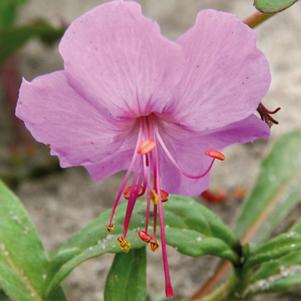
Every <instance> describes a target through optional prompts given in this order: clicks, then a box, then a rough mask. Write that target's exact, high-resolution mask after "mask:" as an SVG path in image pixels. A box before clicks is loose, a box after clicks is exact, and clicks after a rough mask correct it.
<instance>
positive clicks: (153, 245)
mask: <svg viewBox="0 0 301 301" xmlns="http://www.w3.org/2000/svg"><path fill="white" fill-rule="evenodd" d="M148 246H149V248H150V250H151V251H153V252H155V251H157V250H158V248H159V241H158V240H153V239H152V240H151V241H150V242H149V243H148Z"/></svg>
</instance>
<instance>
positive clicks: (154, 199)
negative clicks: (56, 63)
mask: <svg viewBox="0 0 301 301" xmlns="http://www.w3.org/2000/svg"><path fill="white" fill-rule="evenodd" d="M151 200H152V202H153V203H154V205H158V203H159V196H158V194H157V192H156V191H155V189H152V190H151Z"/></svg>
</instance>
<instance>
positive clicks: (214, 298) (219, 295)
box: [202, 277, 235, 301]
mask: <svg viewBox="0 0 301 301" xmlns="http://www.w3.org/2000/svg"><path fill="white" fill-rule="evenodd" d="M234 285H235V277H231V278H230V279H229V280H228V281H227V282H225V283H223V284H222V285H221V286H219V287H218V288H217V289H216V290H215V291H214V292H212V293H211V294H209V295H207V296H206V297H205V298H203V299H202V301H227V300H228V301H233V298H232V297H231V296H230V294H231V291H232V290H233V287H234Z"/></svg>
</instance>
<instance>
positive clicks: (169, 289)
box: [154, 148, 174, 298]
mask: <svg viewBox="0 0 301 301" xmlns="http://www.w3.org/2000/svg"><path fill="white" fill-rule="evenodd" d="M154 161H155V162H154V163H155V164H154V171H155V175H156V182H154V186H155V190H156V191H157V193H158V197H159V202H158V209H159V218H160V235H161V245H162V246H161V248H162V257H163V269H164V276H165V294H166V297H168V298H171V297H173V295H174V292H173V288H172V285H171V279H170V272H169V267H168V258H167V250H166V238H165V228H164V213H163V206H162V202H161V200H162V197H161V187H160V178H159V162H158V150H157V148H156V149H155V150H154Z"/></svg>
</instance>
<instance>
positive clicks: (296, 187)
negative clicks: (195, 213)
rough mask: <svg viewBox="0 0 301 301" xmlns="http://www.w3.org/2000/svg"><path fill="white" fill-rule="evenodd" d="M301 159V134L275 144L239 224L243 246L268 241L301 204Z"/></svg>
mask: <svg viewBox="0 0 301 301" xmlns="http://www.w3.org/2000/svg"><path fill="white" fill-rule="evenodd" d="M300 158H301V132H300V131H296V132H293V133H290V134H287V135H285V136H283V137H282V138H280V139H279V140H278V141H277V142H276V143H275V144H274V146H273V149H272V151H271V153H270V154H269V155H268V157H267V158H266V159H265V160H264V161H263V163H262V166H261V172H260V175H259V178H258V180H257V182H256V185H255V187H254V188H253V190H252V192H251V193H250V195H249V197H248V198H247V199H246V202H245V204H244V206H243V208H242V211H241V213H240V216H239V219H238V221H237V224H236V232H237V234H238V235H239V236H240V237H242V241H243V242H246V241H251V242H252V243H253V244H256V243H258V242H261V241H264V240H265V239H266V238H268V237H269V236H270V234H271V232H272V231H273V230H274V229H275V227H276V226H277V225H279V223H280V222H281V221H282V220H283V219H284V218H285V217H286V216H287V214H288V213H289V212H290V211H291V210H292V209H293V208H294V207H295V206H296V204H297V203H298V202H299V201H300V200H301V185H300V183H301V160H300Z"/></svg>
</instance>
